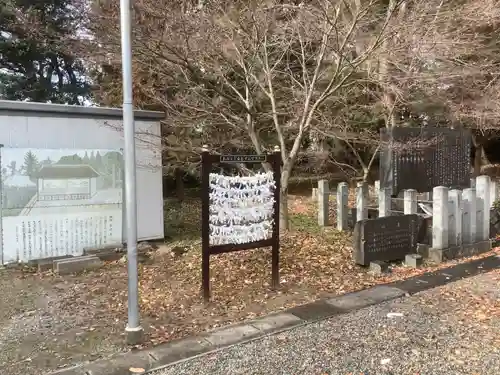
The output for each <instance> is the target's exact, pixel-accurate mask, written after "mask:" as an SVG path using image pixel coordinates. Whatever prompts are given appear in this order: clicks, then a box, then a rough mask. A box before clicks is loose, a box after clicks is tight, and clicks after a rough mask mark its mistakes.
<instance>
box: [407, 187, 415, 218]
mask: <svg viewBox="0 0 500 375" xmlns="http://www.w3.org/2000/svg"><path fill="white" fill-rule="evenodd" d="M416 213H417V191H416V190H413V189H408V190H405V192H404V214H405V215H411V214H416Z"/></svg>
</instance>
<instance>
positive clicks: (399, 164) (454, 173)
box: [380, 127, 472, 196]
mask: <svg viewBox="0 0 500 375" xmlns="http://www.w3.org/2000/svg"><path fill="white" fill-rule="evenodd" d="M471 139H472V138H471V134H470V132H469V131H468V130H465V129H448V128H406V127H405V128H403V127H395V128H392V129H382V130H381V142H382V147H381V156H380V186H381V188H385V189H390V191H391V193H392V195H393V196H394V195H397V194H398V193H399V192H400V191H401V190H405V189H415V190H417V191H418V192H421V193H424V192H429V191H432V188H434V187H435V186H445V187H448V188H450V189H465V188H468V187H470V175H471Z"/></svg>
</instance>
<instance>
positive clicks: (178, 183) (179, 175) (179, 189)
mask: <svg viewBox="0 0 500 375" xmlns="http://www.w3.org/2000/svg"><path fill="white" fill-rule="evenodd" d="M175 195H176V196H177V199H178V200H179V201H180V202H182V201H183V200H184V196H185V194H184V173H183V172H182V170H181V169H180V168H176V169H175Z"/></svg>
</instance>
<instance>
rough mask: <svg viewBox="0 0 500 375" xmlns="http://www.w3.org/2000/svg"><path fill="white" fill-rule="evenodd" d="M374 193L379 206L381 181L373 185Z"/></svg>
mask: <svg viewBox="0 0 500 375" xmlns="http://www.w3.org/2000/svg"><path fill="white" fill-rule="evenodd" d="M373 191H374V192H373V193H374V194H375V202H377V204H378V199H379V196H380V195H379V194H380V180H377V181H375V183H374V184H373Z"/></svg>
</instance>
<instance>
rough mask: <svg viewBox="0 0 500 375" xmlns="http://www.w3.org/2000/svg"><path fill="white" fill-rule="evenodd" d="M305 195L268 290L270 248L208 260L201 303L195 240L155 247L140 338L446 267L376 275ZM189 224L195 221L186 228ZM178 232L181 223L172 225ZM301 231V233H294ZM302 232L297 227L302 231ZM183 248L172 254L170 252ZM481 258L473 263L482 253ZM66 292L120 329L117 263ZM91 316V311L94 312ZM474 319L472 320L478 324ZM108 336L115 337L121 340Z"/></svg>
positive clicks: (143, 284)
mask: <svg viewBox="0 0 500 375" xmlns="http://www.w3.org/2000/svg"><path fill="white" fill-rule="evenodd" d="M308 200H309V206H310V205H311V200H310V198H297V201H296V202H292V203H291V205H290V207H291V208H292V210H293V209H294V208H296V207H298V208H299V209H298V210H297V211H299V212H298V213H297V214H296V215H295V216H294V217H293V218H292V223H295V225H296V226H297V228H296V229H297V230H293V231H291V232H289V233H286V234H283V235H282V237H281V254H280V282H281V287H280V289H279V290H277V291H273V290H272V289H271V287H270V281H271V252H270V249H256V250H250V251H243V252H236V253H230V254H222V255H217V256H212V257H211V260H210V262H211V274H210V277H211V293H212V298H211V301H210V303H209V304H208V305H205V304H204V303H203V301H202V298H201V296H200V284H201V271H200V270H201V246H200V243H199V241H184V242H182V241H181V242H175V243H172V244H170V245H169V246H162V247H160V249H159V250H157V251H156V253H155V254H154V255H153V258H152V260H153V262H152V263H151V264H143V265H141V266H140V287H139V294H140V303H141V317H142V324H143V326H144V328H145V329H146V332H147V334H148V340H147V343H146V345H151V344H159V343H162V342H165V341H169V340H172V339H175V338H179V337H184V336H188V335H192V334H195V333H197V332H200V331H204V330H207V329H213V328H217V327H220V326H223V325H227V324H229V323H233V322H238V321H241V320H247V319H253V318H256V317H258V316H261V315H264V314H266V313H269V312H273V311H279V310H283V309H286V308H289V307H293V306H296V305H299V304H303V303H307V302H310V301H313V300H316V299H318V298H322V297H327V296H334V295H338V294H342V293H346V292H351V291H356V290H360V289H365V288H368V287H370V286H373V285H376V284H380V283H386V282H390V281H394V280H400V279H405V278H409V277H412V276H415V275H418V274H422V273H424V272H427V271H432V270H436V269H440V268H444V267H448V266H449V265H450V263H460V262H464V261H469V260H470V259H471V258H468V259H462V260H459V261H454V262H450V263H447V264H442V265H439V266H437V267H436V266H433V267H431V266H428V267H423V268H420V269H411V268H408V267H404V266H395V267H394V268H393V269H392V274H389V275H386V276H381V277H377V276H374V275H372V274H370V273H368V272H367V269H366V268H362V267H359V266H356V265H355V264H354V261H353V259H352V248H351V237H350V235H349V234H348V233H345V232H344V233H342V232H337V231H336V230H334V229H320V228H317V226H316V228H315V230H313V229H311V228H313V227H314V226H315V220H316V219H315V217H314V216H311V215H310V213H311V212H314V210H313V209H306V208H307V207H308V206H307V201H308ZM190 226H191V227H196V224H195V223H193V222H192V223H191V224H190ZM179 227H180V228H181V227H182V225H179ZM299 227H301V228H302V229H301V228H299ZM304 228H305V229H304ZM174 247H176V248H178V247H184V248H185V249H186V252H185V253H184V254H183V255H178V254H176V253H174V252H172V251H171V250H172V249H173V248H174ZM488 255H489V254H483V255H481V256H478V257H475V258H481V257H485V256H488ZM50 277H52V278H54V283H56V282H59V283H61V282H63V281H62V280H64V283H66V285H67V286H68V287H69V288H71V289H72V290H73V291H74V293H67V294H69V295H71V297H70V298H67V299H66V300H65V302H64V304H61V308H67V309H80V308H85V307H86V308H90V307H91V308H92V309H94V310H95V311H98V312H99V313H98V314H99V316H100V317H101V319H102V322H103V324H109V325H115V326H116V325H122V326H123V325H124V324H125V322H126V306H127V269H126V265H125V264H123V262H122V263H120V262H114V263H109V264H107V265H106V266H105V267H104V268H102V269H101V270H100V271H99V272H92V273H89V274H86V275H80V276H74V277H73V278H65V279H61V278H60V277H55V276H50V275H47V276H46V278H50ZM94 314H96V313H95V312H94ZM481 317H482V316H481V315H478V319H481ZM112 339H116V340H123V337H115V338H112Z"/></svg>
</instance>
